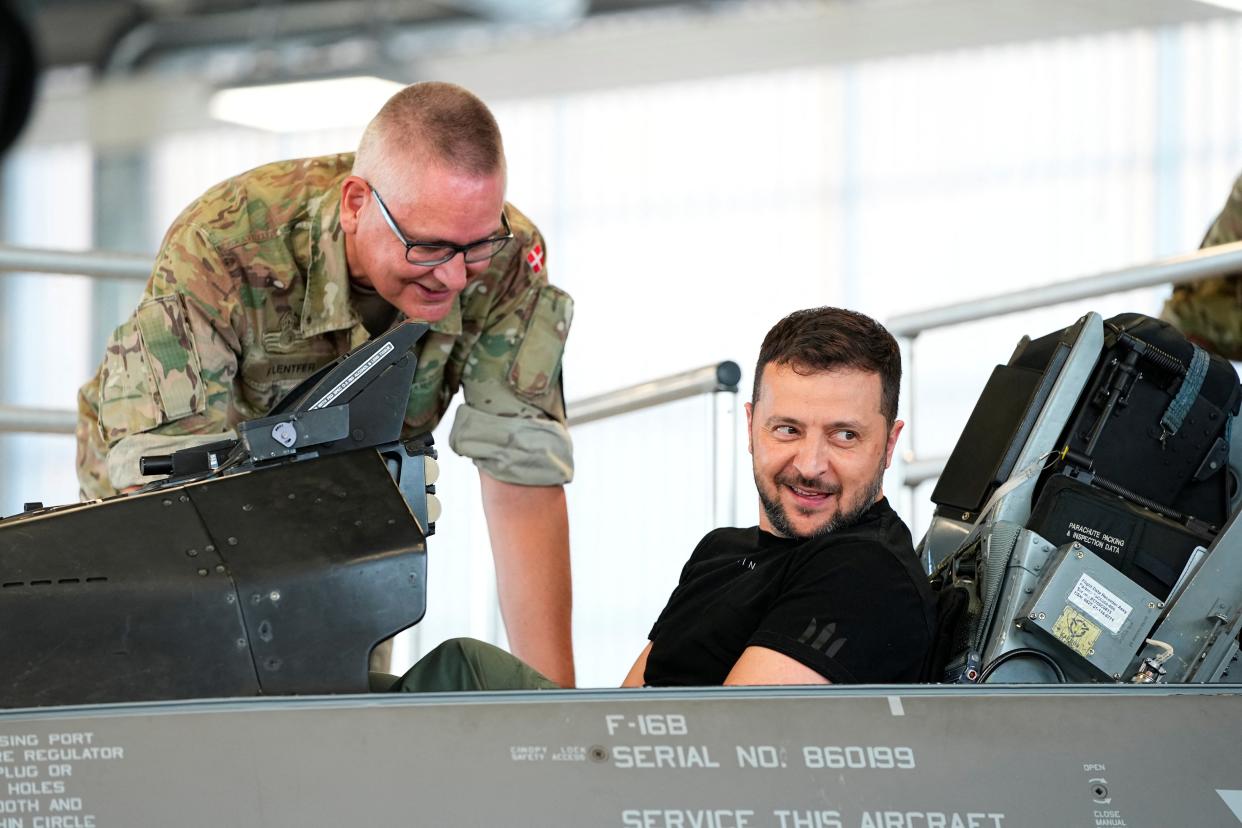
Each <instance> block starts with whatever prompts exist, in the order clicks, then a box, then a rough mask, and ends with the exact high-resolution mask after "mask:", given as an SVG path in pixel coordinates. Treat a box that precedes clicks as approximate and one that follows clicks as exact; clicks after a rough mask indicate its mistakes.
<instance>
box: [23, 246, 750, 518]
mask: <svg viewBox="0 0 1242 828" xmlns="http://www.w3.org/2000/svg"><path fill="white" fill-rule="evenodd" d="M3 273H55V274H65V275H73V276H84V277H87V278H92V279H121V280H127V281H129V280H133V281H145V280H146V279H147V278H148V277H149V275H150V273H151V258H150V257H144V256H138V255H132V254H126V253H111V252H105V251H98V250H96V251H68V250H47V249H42V248H31V247H14V246H11V245H0V274H3ZM741 374H742V372H741V369H740V368H739V367H738V365H737V363H735V362H730V361H724V362H718V363H714V364H712V365H705V366H703V367H702V368H696V369H693V370H690V371H683V372H680V373H677V374H672V375H669V376H666V377H660V378H657V379H653V380H648V381H646V382H642V383H638V384H637V385H631V386H628V387H625V388H619V389H617V390H615V391H609V392H607V393H604V394H599V395H596V396H593V397H587V398H584V399H581V400H577V401H571V402H569V403H567V405H566V413H567V415H568V417H569V424H570V425H571V426H579V425H584V424H586V423H591V422H596V421H598V420H603V419H607V418H609V417H616V416H619V415H622V414H628V413H630V412H634V411H639V410H642V409H645V408H652V407H654V406H657V405H663V404H665V403H670V402H674V401H676V400H682V399H687V398H689V397H695V396H699V395H703V394H713V395H714V399H715V402H714V404H713V408H712V440H713V445H714V451H713V452H712V462H713V468H712V487H713V497H712V504H713V519H714V520H715V521H716V524H715V525H717V526H721V525H732V524H733V523H734V522H735V520H736V513H737V505H736V501H737V498H736V478H737V440H736V431H737V406H736V401H735V398H736V396H737V383H738V381H739V380H740V379H741ZM76 424H77V412H76V411H73V410H71V409H54V408H30V407H24V406H13V405H0V434H3V433H5V432H19V433H39V434H73V432H74V428H75V426H76Z"/></svg>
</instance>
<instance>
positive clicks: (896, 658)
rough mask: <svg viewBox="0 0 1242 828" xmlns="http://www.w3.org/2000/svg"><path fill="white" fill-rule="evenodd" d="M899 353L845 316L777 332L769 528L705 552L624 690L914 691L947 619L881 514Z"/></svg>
mask: <svg viewBox="0 0 1242 828" xmlns="http://www.w3.org/2000/svg"><path fill="white" fill-rule="evenodd" d="M900 384H901V354H900V352H899V350H898V348H897V343H896V341H894V340H893V337H892V336H891V335H890V334H889V333H888V331H886V330H885V329H884V328H883V327H882V326H881V325H879V324H878V323H877V322H875V321H874V320H872V319H870V318H868V317H866V316H863V315H862V314H860V313H854V312H852V311H846V310H840V309H838V308H817V309H814V310H804V311H798V312H796V313H793V314H790V315H789V316H787V317H785V318H784V319H783V320H781V321H780V322H779V323H777V325H776V327H774V328H772V330H771V331H769V332H768V335H767V337H765V338H764V341H763V346H762V348H761V349H760V351H759V361H758V364H757V365H756V366H755V386H754V392H753V398H752V402H750V403H748V404H747V406H746V421H747V424H748V427H749V430H750V453H751V456H752V457H753V460H754V472H755V486H756V487H757V488H758V490H759V502H760V504H761V505H762V513H761V514H760V517H759V525H758V526H757V527H751V528H750V529H717V530H715V531H714V532H711V533H709V534H708V535H707V537H705V538H703V540H702V541H701V542H700V543H699V545H698V548H696V549H695V550H694V553H693V554H692V555H691V556H690V560H689V561H688V562H687V563H686V566H685V568H684V569H682V573H681V581H680V583H678V585H677V588H676V589H675V590H673V594H672V596H671V597H670V598H669V601H668V605H667V606H666V607H665V608H664V611H663V612H662V613H660V617H659V619H657V620H656V623H655V626H653V627H652V628H651V634H650V636H649V638H650V639H651V641H650V642H649V643H648V644H647V647H646V649H644V650H643V651H642V653H641V654H640V655H639V656H638V660H637V661H636V662H635V663H634V666H633V668H631V670H630V673H629V675H628V676H627V677H626V679H625V685H626V686H636V685H642V684H648V685H709V684H821V683H827V682H834V683H836V682H839V683H847V682H848V683H893V682H915V681H921V680H923V678H924V670H925V661H926V660H927V654H928V651H929V649H930V647H931V640H932V634H933V631H934V629H935V604H934V600H933V598H932V594H931V591H930V589H929V587H928V585H927V576H926V574H925V573H923V571H922V570H921V569H920V567H919V563H918V559H917V557H916V556H915V554H914V548H913V546H912V545H911V542H910V532H909V530H908V529H906V526H905V524H904V523H902V521H901V518H899V517H897V514H896V513H895V512H893V510H892V509H891V508H890V507H889V505H888V501H887V500H885V499H884V495H883V492H882V489H881V487H882V484H883V479H884V470H885V469H886V468H888V465H889V462H890V461H891V460H892V456H893V449H894V447H895V446H896V444H897V435H898V434H900V433H901V427H902V425H903V424H902V422H901V421H899V420H898V419H897V394H898V389H899V387H900Z"/></svg>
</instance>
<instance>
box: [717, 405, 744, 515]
mask: <svg viewBox="0 0 1242 828" xmlns="http://www.w3.org/2000/svg"><path fill="white" fill-rule="evenodd" d="M737 438H738V433H737V389H736V388H735V389H734V390H732V391H727V390H726V391H715V392H713V393H712V444H713V451H712V526H713V527H718V526H736V525H737Z"/></svg>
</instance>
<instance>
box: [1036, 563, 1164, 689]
mask: <svg viewBox="0 0 1242 828" xmlns="http://www.w3.org/2000/svg"><path fill="white" fill-rule="evenodd" d="M1162 609H1164V604H1163V603H1162V602H1160V601H1158V600H1157V599H1156V596H1154V595H1152V594H1151V593H1150V592H1148V591H1147V590H1145V589H1143V588H1142V587H1140V586H1139V585H1138V584H1136V583H1134V582H1133V581H1131V580H1130V579H1129V578H1127V577H1126V576H1125V575H1123V574H1122V573H1121V571H1120V570H1118V569H1117V568H1115V567H1113V566H1111V565H1109V563H1108V562H1107V561H1105V560H1104V559H1103V558H1101V557H1100V556H1099V555H1096V554H1095V553H1093V552H1091V551H1090V550H1088V549H1087V548H1086V547H1084V546H1082V545H1081V544H1078V543H1070V544H1066V545H1064V546H1062V547H1061V548H1059V549H1058V550H1057V552H1056V555H1055V556H1054V557H1053V558H1052V559H1051V560H1050V561H1049V563H1048V565H1047V566H1046V567H1045V569H1044V575H1043V577H1042V578H1041V579H1040V582H1039V586H1038V587H1036V589H1035V592H1034V593H1033V594H1032V595H1031V596H1030V599H1029V600H1028V601H1027V602H1026V604H1025V605H1024V607H1023V609H1022V610H1021V615H1022V616H1023V617H1022V619H1021V620H1019V622H1018V623H1019V624H1021V625H1022V627H1023V629H1027V630H1033V631H1038V632H1040V633H1041V634H1043V635H1044V636H1046V637H1047V638H1048V639H1049V643H1050V644H1051V646H1052V648H1053V651H1054V652H1055V653H1056V655H1058V656H1060V658H1058V661H1061V660H1065V659H1069V660H1073V661H1077V662H1078V663H1079V664H1085V665H1090V667H1091V668H1092V669H1094V670H1096V671H1098V672H1099V673H1100V674H1101V676H1100V677H1101V678H1103V679H1104V680H1105V681H1107V680H1109V679H1115V680H1121V679H1123V678H1126V670H1127V667H1128V666H1129V665H1130V662H1131V661H1133V659H1134V656H1135V654H1136V653H1137V652H1138V651H1139V650H1140V649H1141V648H1142V646H1143V641H1144V640H1145V639H1146V638H1147V634H1148V633H1149V632H1150V631H1151V628H1152V625H1153V624H1155V623H1156V617H1157V616H1158V615H1159V614H1160V611H1161V610H1162Z"/></svg>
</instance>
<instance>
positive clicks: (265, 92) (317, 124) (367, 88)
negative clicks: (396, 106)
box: [209, 75, 402, 132]
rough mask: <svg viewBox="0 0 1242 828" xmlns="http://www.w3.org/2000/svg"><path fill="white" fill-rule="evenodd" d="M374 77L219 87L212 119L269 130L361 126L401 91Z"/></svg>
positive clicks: (392, 82)
mask: <svg viewBox="0 0 1242 828" xmlns="http://www.w3.org/2000/svg"><path fill="white" fill-rule="evenodd" d="M401 87H402V84H400V83H397V82H396V81H391V80H386V79H384V78H378V77H375V76H372V75H365V76H363V75H357V76H353V77H344V78H327V79H323V80H304V81H291V82H288V83H271V84H265V85H261V86H258V85H256V86H237V87H232V88H230V89H221V90H219V91H217V92H216V93H215V94H213V95H212V96H211V103H210V104H209V111H210V112H211V117H213V118H216V119H218V120H221V121H227V122H229V123H233V124H242V125H243V126H248V127H254V128H256V129H264V130H268V131H269V132H302V131H307V130H316V129H333V128H339V127H353V126H358V127H361V126H364V125H366V123H367V122H368V121H370V120H371V119H372V118H373V117H375V113H376V112H379V110H380V107H381V106H383V105H384V102H385V101H387V100H388V99H389V98H390V97H392V95H393V94H394V93H395V92H396V91H397V90H398V89H401Z"/></svg>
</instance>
